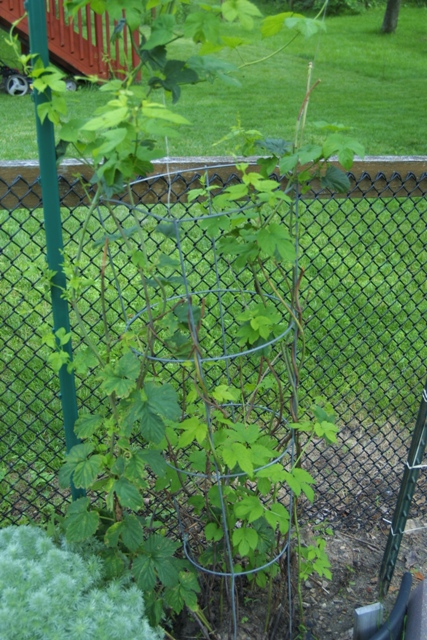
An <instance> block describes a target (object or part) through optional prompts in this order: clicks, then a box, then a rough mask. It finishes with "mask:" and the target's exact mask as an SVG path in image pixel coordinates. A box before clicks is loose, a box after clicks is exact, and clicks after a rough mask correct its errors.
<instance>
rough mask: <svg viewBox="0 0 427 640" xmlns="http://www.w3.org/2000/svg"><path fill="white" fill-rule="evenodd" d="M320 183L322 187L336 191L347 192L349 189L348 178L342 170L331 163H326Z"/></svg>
mask: <svg viewBox="0 0 427 640" xmlns="http://www.w3.org/2000/svg"><path fill="white" fill-rule="evenodd" d="M320 183H321V185H322V187H326V188H327V189H330V190H331V191H336V192H337V193H347V192H348V191H349V190H350V180H349V179H348V177H347V175H346V174H345V173H344V171H342V170H341V169H339V168H338V167H334V166H333V165H331V164H330V165H328V168H327V169H326V173H325V175H324V176H322V178H321V180H320Z"/></svg>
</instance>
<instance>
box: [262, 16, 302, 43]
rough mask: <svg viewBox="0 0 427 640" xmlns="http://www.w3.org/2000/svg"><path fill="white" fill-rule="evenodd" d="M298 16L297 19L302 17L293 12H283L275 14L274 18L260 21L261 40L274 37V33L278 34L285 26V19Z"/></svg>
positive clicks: (270, 17)
mask: <svg viewBox="0 0 427 640" xmlns="http://www.w3.org/2000/svg"><path fill="white" fill-rule="evenodd" d="M295 15H299V17H301V18H302V17H303V16H302V15H300V14H295V13H293V11H285V12H283V13H277V14H276V15H274V16H267V17H266V18H264V20H263V21H262V25H261V35H262V37H263V38H269V37H270V36H275V35H276V33H279V32H280V31H281V30H282V28H283V27H284V25H285V20H286V18H290V17H292V16H295Z"/></svg>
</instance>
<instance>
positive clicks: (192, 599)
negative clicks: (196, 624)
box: [165, 571, 200, 613]
mask: <svg viewBox="0 0 427 640" xmlns="http://www.w3.org/2000/svg"><path fill="white" fill-rule="evenodd" d="M199 591H200V587H199V584H198V582H197V578H196V576H195V575H194V574H193V573H191V572H189V571H180V573H179V583H178V584H177V585H175V586H174V587H173V588H172V589H166V591H165V601H166V602H167V604H168V605H169V606H170V607H171V608H172V610H173V611H174V612H175V613H180V612H181V611H182V609H183V607H184V604H186V605H187V607H189V608H190V609H191V610H192V611H196V610H197V607H198V605H197V593H198V592H199Z"/></svg>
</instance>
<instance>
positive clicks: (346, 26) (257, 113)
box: [0, 6, 427, 160]
mask: <svg viewBox="0 0 427 640" xmlns="http://www.w3.org/2000/svg"><path fill="white" fill-rule="evenodd" d="M382 15H383V9H382V8H380V9H370V10H369V11H367V12H366V13H363V14H362V15H359V16H343V17H337V18H328V19H327V20H326V27H327V30H326V32H321V33H320V34H318V35H316V36H314V37H313V38H312V39H310V40H304V39H303V38H302V37H301V38H298V39H297V40H296V41H295V42H294V43H293V44H292V45H291V46H290V47H289V48H287V49H286V50H285V51H284V52H283V53H281V54H279V55H278V56H276V57H273V58H270V59H269V60H268V61H267V62H264V63H260V64H258V65H250V66H244V67H243V68H241V70H240V71H239V72H238V73H237V74H236V77H238V78H239V79H240V81H241V83H242V87H243V90H242V89H237V88H234V87H230V86H228V85H224V84H221V83H220V82H215V83H214V84H205V83H204V84H200V85H195V86H194V87H187V88H186V89H185V90H183V92H182V98H181V100H180V101H179V103H178V104H177V105H176V109H177V111H179V112H180V113H183V114H185V115H186V116H188V114H190V119H191V121H192V127H191V128H188V129H186V130H185V132H184V133H183V135H182V136H181V137H180V138H178V139H174V140H171V141H170V146H169V152H170V154H171V155H181V156H185V155H221V154H225V153H228V152H229V151H230V150H232V149H230V148H229V146H227V143H223V144H221V145H218V146H214V147H213V146H212V145H213V144H214V143H215V142H217V141H218V140H220V139H221V138H222V137H223V136H224V135H226V134H227V133H228V132H229V130H230V127H232V126H233V125H235V124H236V122H237V118H240V120H241V123H242V126H244V127H245V128H248V129H249V128H257V129H260V130H261V131H262V132H263V133H264V134H265V135H268V136H281V137H284V138H286V139H290V140H292V139H293V132H294V123H295V119H296V116H297V114H298V111H299V108H300V105H301V102H302V99H303V97H304V92H305V86H306V74H307V65H308V62H309V61H314V71H313V80H317V79H320V80H321V82H320V84H319V86H318V87H317V88H316V89H315V91H314V92H313V94H312V99H311V105H310V112H309V124H308V128H307V136H308V137H314V138H316V136H317V135H318V133H317V130H316V128H315V127H314V126H313V123H314V122H316V121H319V120H327V121H329V122H340V123H342V124H344V125H346V126H347V127H348V129H349V132H350V133H351V135H352V136H354V137H355V138H356V139H357V140H359V141H360V142H361V143H363V144H364V146H365V149H366V153H367V154H369V155H423V154H426V153H427V145H426V140H427V119H426V117H425V103H426V96H427V74H426V72H425V64H426V54H427V7H420V8H415V7H407V6H403V7H402V9H401V15H400V19H399V26H398V30H397V32H396V34H394V35H389V36H385V35H382V34H381V33H380V31H379V29H380V26H381V21H382ZM230 32H232V33H233V35H236V34H237V32H238V29H237V30H236V28H235V27H234V26H233V27H230ZM240 35H243V36H244V32H242V33H241V34H240ZM287 38H288V32H287V33H283V34H279V35H278V36H275V37H274V38H270V39H266V40H261V39H260V38H258V39H257V40H256V41H255V42H254V43H253V44H251V45H250V46H248V47H246V48H243V49H242V50H241V52H239V53H236V52H231V53H228V54H226V53H223V54H222V55H223V56H224V57H227V59H228V60H231V61H233V62H234V63H235V64H236V65H237V66H241V65H245V64H247V63H248V62H252V61H254V60H257V59H260V58H263V57H265V56H267V55H268V54H269V53H271V52H272V51H273V50H275V49H276V48H278V47H279V46H281V45H282V44H283V43H284V42H285V41H286V40H287ZM190 48H191V43H190V42H186V41H179V42H177V43H175V44H174V45H173V53H174V55H176V57H178V58H179V57H181V56H183V55H185V54H187V52H188V51H189V50H190ZM0 58H1V59H5V60H6V61H7V62H8V63H9V64H13V59H12V58H11V52H10V50H9V48H8V47H7V45H5V43H4V42H3V41H1V40H0ZM67 99H68V103H69V108H70V113H71V114H73V115H76V116H78V115H81V116H84V115H86V114H87V113H88V112H91V113H92V112H93V111H94V109H95V108H96V106H97V105H99V104H101V102H102V101H103V99H104V96H103V94H100V93H99V92H98V91H97V89H96V88H92V87H90V88H88V87H86V88H81V89H80V90H79V91H78V92H77V93H74V94H73V93H70V94H68V96H67ZM0 109H1V113H2V129H1V133H0V139H1V142H2V144H1V145H0V158H1V159H3V160H13V159H27V158H36V157H37V146H36V139H35V128H34V111H33V103H32V100H31V98H30V96H26V97H23V98H12V97H10V96H8V95H6V94H4V93H1V94H0Z"/></svg>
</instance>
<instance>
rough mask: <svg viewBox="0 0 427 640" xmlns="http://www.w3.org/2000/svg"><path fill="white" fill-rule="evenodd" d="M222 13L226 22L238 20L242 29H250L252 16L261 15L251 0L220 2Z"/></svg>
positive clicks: (252, 23) (252, 22)
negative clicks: (249, 0)
mask: <svg viewBox="0 0 427 640" xmlns="http://www.w3.org/2000/svg"><path fill="white" fill-rule="evenodd" d="M221 10H222V15H223V16H224V19H225V20H227V22H234V21H235V20H236V19H237V20H239V22H240V24H241V25H242V27H243V28H244V29H248V30H250V29H252V28H253V25H254V21H253V19H252V17H253V16H257V17H258V16H261V12H260V10H259V9H258V7H256V6H255V5H254V4H252V2H248V0H226V1H225V2H223V3H222V4H221Z"/></svg>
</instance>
